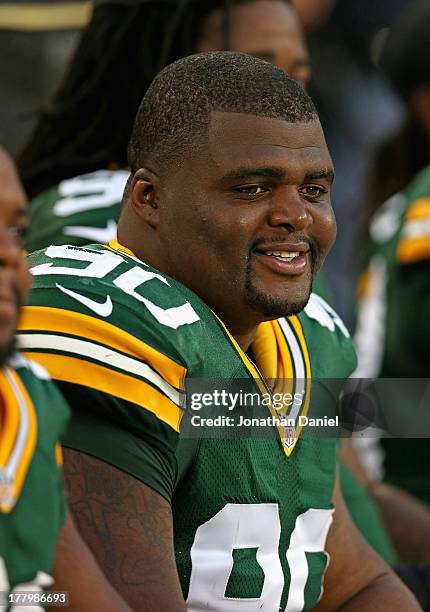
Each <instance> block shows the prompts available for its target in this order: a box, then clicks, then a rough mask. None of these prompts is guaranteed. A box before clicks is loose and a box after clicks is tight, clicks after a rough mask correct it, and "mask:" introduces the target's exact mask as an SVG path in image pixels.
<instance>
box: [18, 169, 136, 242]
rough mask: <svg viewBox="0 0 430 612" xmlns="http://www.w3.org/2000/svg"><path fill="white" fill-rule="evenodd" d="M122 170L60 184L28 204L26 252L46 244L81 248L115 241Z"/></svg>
mask: <svg viewBox="0 0 430 612" xmlns="http://www.w3.org/2000/svg"><path fill="white" fill-rule="evenodd" d="M128 177H129V172H127V171H125V170H112V171H110V170H100V171H99V172H91V173H90V174H84V175H82V176H77V177H75V178H72V179H67V180H65V181H61V183H59V184H58V185H55V186H53V187H51V188H50V189H47V190H46V191H44V192H43V193H41V194H39V195H38V196H36V197H35V198H34V199H33V200H32V201H31V202H30V228H29V232H28V235H27V239H26V248H27V251H28V252H29V253H31V252H32V251H37V250H38V249H44V248H45V247H47V246H49V245H50V244H74V245H76V246H84V245H85V244H90V243H91V242H100V243H102V244H105V243H108V242H109V240H112V239H113V238H116V227H117V221H118V217H119V212H120V208H121V200H122V194H123V192H124V187H125V184H126V182H127V178H128Z"/></svg>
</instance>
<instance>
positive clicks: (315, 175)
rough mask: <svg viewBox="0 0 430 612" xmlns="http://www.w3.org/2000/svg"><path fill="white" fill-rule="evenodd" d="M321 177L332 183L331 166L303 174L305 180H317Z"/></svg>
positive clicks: (332, 173) (332, 171) (332, 172)
mask: <svg viewBox="0 0 430 612" xmlns="http://www.w3.org/2000/svg"><path fill="white" fill-rule="evenodd" d="M321 179H325V180H327V181H329V182H330V183H332V182H333V181H334V170H333V169H332V168H324V169H322V170H313V171H311V172H307V173H306V175H305V181H318V180H321Z"/></svg>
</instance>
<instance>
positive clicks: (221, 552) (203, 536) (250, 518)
mask: <svg viewBox="0 0 430 612" xmlns="http://www.w3.org/2000/svg"><path fill="white" fill-rule="evenodd" d="M332 514H333V510H321V509H318V510H317V509H313V508H312V509H310V510H308V511H307V512H304V513H303V514H301V515H299V516H298V517H297V519H296V524H295V528H294V530H293V532H292V534H291V539H290V546H289V549H288V551H287V561H288V564H289V568H290V575H291V582H290V589H289V594H288V602H287V607H286V608H285V612H299V611H300V610H302V609H303V607H304V592H305V587H306V582H307V579H308V574H309V568H308V563H307V559H306V553H315V552H324V548H325V542H326V539H327V534H328V530H329V528H330V525H331V522H332ZM280 536H281V524H280V520H279V514H278V504H226V505H225V506H224V508H223V509H222V510H220V511H219V512H218V513H217V514H216V515H215V516H214V517H212V518H211V519H210V520H209V521H207V522H206V523H204V524H203V525H201V526H200V527H199V528H198V529H197V531H196V535H195V538H194V543H193V546H192V548H191V561H192V571H191V579H190V587H189V593H188V598H187V609H188V610H189V611H190V612H198V611H199V610H203V609H209V610H214V611H219V612H221V611H222V612H235V611H240V610H243V611H246V612H253V611H255V612H256V611H258V610H261V609H264V610H266V612H278V610H279V606H280V602H281V597H282V591H283V589H284V575H283V571H282V565H281V561H280V559H279V540H280ZM245 548H257V556H256V558H257V562H258V564H259V565H260V567H261V569H262V570H263V573H264V584H263V588H262V592H261V595H260V597H258V598H243V599H238V598H232V597H226V596H225V591H226V588H227V584H228V581H229V577H230V574H231V571H232V569H233V555H232V553H233V550H235V549H245ZM325 554H326V553H325Z"/></svg>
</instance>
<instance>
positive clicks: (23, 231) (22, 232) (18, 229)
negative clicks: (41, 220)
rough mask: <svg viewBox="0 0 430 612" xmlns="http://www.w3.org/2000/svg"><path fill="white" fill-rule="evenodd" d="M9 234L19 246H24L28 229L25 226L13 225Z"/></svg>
mask: <svg viewBox="0 0 430 612" xmlns="http://www.w3.org/2000/svg"><path fill="white" fill-rule="evenodd" d="M8 232H9V235H10V236H11V237H12V238H13V239H14V241H15V242H16V243H17V244H19V245H22V244H23V243H24V241H25V237H26V236H27V232H28V227H27V226H25V225H11V227H9V230H8Z"/></svg>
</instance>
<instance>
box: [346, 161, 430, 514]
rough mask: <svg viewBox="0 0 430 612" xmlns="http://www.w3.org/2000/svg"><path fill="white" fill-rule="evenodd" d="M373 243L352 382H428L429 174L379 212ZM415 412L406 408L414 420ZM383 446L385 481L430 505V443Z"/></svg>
mask: <svg viewBox="0 0 430 612" xmlns="http://www.w3.org/2000/svg"><path fill="white" fill-rule="evenodd" d="M370 237H371V241H370V244H369V249H368V255H367V266H366V269H365V272H364V274H363V276H362V279H361V282H360V287H359V303H358V326H357V332H356V336H355V340H356V345H357V351H358V357H359V367H358V369H357V372H356V374H355V375H356V376H359V377H362V378H373V377H377V376H379V377H382V378H420V377H421V378H429V377H430V354H429V350H428V347H429V342H430V325H429V320H430V167H427V168H426V169H425V170H423V171H422V172H421V173H420V174H419V175H418V176H417V177H416V179H415V180H414V181H413V182H412V183H411V185H410V186H409V187H408V188H407V189H406V190H405V192H404V193H402V194H398V195H396V196H393V197H392V198H390V200H388V201H387V202H386V203H385V204H384V205H383V206H382V207H381V209H380V210H379V211H378V212H377V214H376V215H375V217H374V219H373V220H372V223H371V226H370ZM393 384H395V383H393ZM404 403H405V402H404ZM414 407H415V409H417V406H416V405H415V403H414V405H404V410H405V413H407V414H408V415H409V417H410V418H411V419H412V420H413V418H414ZM387 410H388V408H387ZM405 431H407V425H405ZM423 434H425V432H423ZM427 435H428V436H429V437H430V431H429V432H427ZM382 445H383V448H384V450H385V462H384V472H385V480H387V481H388V482H390V483H392V484H395V485H397V486H399V487H401V488H403V489H405V490H407V491H409V492H410V493H412V494H413V495H416V496H418V497H420V498H421V499H422V500H424V501H426V502H427V503H430V478H429V470H430V450H429V442H428V439H425V440H420V439H406V438H398V439H387V438H385V439H382Z"/></svg>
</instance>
